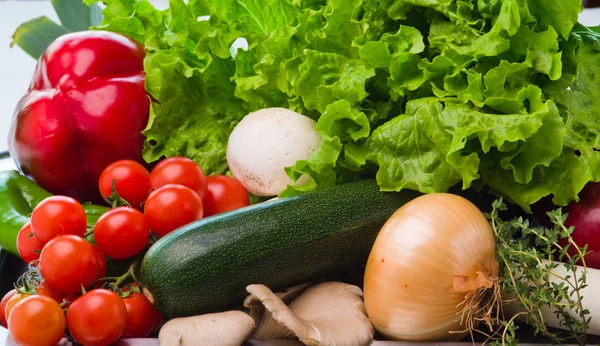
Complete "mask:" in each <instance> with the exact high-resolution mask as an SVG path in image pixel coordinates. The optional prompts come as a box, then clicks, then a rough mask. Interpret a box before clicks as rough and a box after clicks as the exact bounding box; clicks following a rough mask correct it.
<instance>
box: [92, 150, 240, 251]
mask: <svg viewBox="0 0 600 346" xmlns="http://www.w3.org/2000/svg"><path fill="white" fill-rule="evenodd" d="M99 187H100V193H101V194H102V197H103V198H104V199H106V200H107V201H108V202H109V203H113V205H119V201H123V202H125V203H126V204H128V205H130V206H132V207H133V208H135V209H137V210H138V211H143V213H144V217H145V220H146V224H145V226H147V227H148V228H149V229H150V230H151V232H152V233H154V234H155V235H157V236H159V237H163V236H165V235H167V234H168V233H170V232H172V231H174V230H175V229H177V228H179V227H181V226H184V225H187V224H189V223H191V222H194V221H197V220H199V219H202V218H203V217H207V216H212V215H215V214H219V213H223V212H227V211H231V210H235V209H238V208H242V207H245V206H247V205H248V204H249V203H250V202H249V199H248V193H247V191H246V190H245V189H244V187H243V185H242V184H241V183H240V182H238V181H237V180H236V179H234V178H231V177H228V176H224V175H214V176H208V177H206V176H204V173H203V172H202V169H201V168H200V167H199V166H198V165H197V164H196V163H195V162H194V161H192V160H190V159H187V158H184V157H171V158H168V159H166V160H163V161H161V162H160V163H159V164H158V165H156V167H154V169H152V172H148V171H147V170H146V168H144V167H143V166H142V165H140V164H139V163H137V162H134V161H129V160H121V161H117V162H115V163H113V164H111V165H110V166H108V167H106V169H105V170H104V171H103V172H102V175H101V176H100V183H99ZM130 214H132V215H133V212H130ZM131 217H133V216H131ZM136 217H137V218H138V219H139V217H140V216H136ZM123 218H125V216H123ZM98 223H99V224H101V223H102V222H100V221H99V222H98ZM96 227H98V226H96ZM106 227H107V228H112V227H108V226H106ZM107 233H108V232H107ZM110 233H120V232H117V231H114V232H110ZM96 241H98V240H96ZM106 242H107V243H108V242H111V243H113V241H112V240H110V239H106ZM142 242H143V241H141V240H140V242H139V243H142ZM98 246H99V247H100V248H101V249H102V246H101V245H100V244H99V243H98ZM109 257H110V256H109Z"/></svg>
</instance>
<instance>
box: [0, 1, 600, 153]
mask: <svg viewBox="0 0 600 346" xmlns="http://www.w3.org/2000/svg"><path fill="white" fill-rule="evenodd" d="M153 2H154V3H155V4H156V5H157V6H159V7H161V8H164V6H166V4H167V0H153ZM42 15H46V16H48V17H50V18H52V19H54V20H57V18H56V15H55V14H54V10H53V9H52V6H51V5H50V2H49V1H18V2H17V1H11V0H9V1H3V0H0V152H1V151H3V150H6V149H7V147H8V144H7V139H6V136H7V132H8V126H9V124H10V121H11V118H12V113H13V109H14V107H15V105H16V103H17V102H18V100H19V99H20V98H21V96H22V95H23V93H24V92H25V90H26V89H27V86H28V85H29V81H30V78H31V74H32V71H33V68H34V67H35V61H34V60H33V59H32V58H30V57H29V56H28V55H26V54H25V53H24V52H23V51H21V50H20V49H19V48H18V47H15V48H12V49H11V48H10V47H9V45H10V42H11V36H12V33H13V32H14V30H15V28H17V26H19V24H20V23H22V22H25V21H27V20H29V19H31V18H34V17H38V16H42ZM580 20H581V22H582V23H584V24H586V25H599V24H600V9H594V10H586V11H584V13H583V14H582V15H581V18H580ZM599 87H600V86H599Z"/></svg>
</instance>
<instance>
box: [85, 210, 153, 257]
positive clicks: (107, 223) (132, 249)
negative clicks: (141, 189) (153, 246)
mask: <svg viewBox="0 0 600 346" xmlns="http://www.w3.org/2000/svg"><path fill="white" fill-rule="evenodd" d="M94 239H95V240H96V245H97V246H98V249H99V250H100V251H102V252H103V253H104V254H105V255H106V256H108V257H110V258H112V259H116V260H122V259H126V258H129V257H132V256H135V255H137V254H139V253H140V252H142V250H144V248H145V247H146V245H147V244H148V239H150V230H149V228H148V223H147V222H146V219H145V218H144V215H143V214H142V213H140V212H139V211H137V210H136V209H133V208H129V207H120V208H116V209H112V210H110V211H108V212H107V213H106V214H104V215H102V216H101V217H100V218H99V219H98V222H97V223H96V226H95V227H94Z"/></svg>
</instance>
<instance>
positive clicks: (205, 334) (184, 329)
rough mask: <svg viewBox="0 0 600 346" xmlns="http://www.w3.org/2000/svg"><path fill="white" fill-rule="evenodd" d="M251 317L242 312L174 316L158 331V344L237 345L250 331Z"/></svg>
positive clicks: (174, 345)
mask: <svg viewBox="0 0 600 346" xmlns="http://www.w3.org/2000/svg"><path fill="white" fill-rule="evenodd" d="M253 330H254V320H253V319H252V317H250V316H249V315H248V314H246V313H245V312H242V311H227V312H221V313H216V314H206V315H200V316H193V317H183V318H175V319H172V320H170V321H169V322H167V323H166V324H165V325H164V326H163V327H162V328H161V329H160V332H159V334H158V343H159V345H160V346H240V345H242V344H243V343H244V342H245V341H246V340H247V339H248V337H249V336H250V334H252V331H253Z"/></svg>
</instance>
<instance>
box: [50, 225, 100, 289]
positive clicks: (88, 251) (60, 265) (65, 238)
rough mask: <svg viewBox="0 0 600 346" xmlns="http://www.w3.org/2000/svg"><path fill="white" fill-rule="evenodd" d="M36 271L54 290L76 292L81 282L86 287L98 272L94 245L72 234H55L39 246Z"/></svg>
mask: <svg viewBox="0 0 600 346" xmlns="http://www.w3.org/2000/svg"><path fill="white" fill-rule="evenodd" d="M40 273H41V274H42V277H43V278H44V280H46V282H47V283H48V284H49V285H50V287H52V289H53V290H55V291H56V292H57V293H60V294H63V295H65V294H72V293H77V292H80V291H81V286H82V285H83V286H84V287H89V285H90V284H91V283H92V282H93V281H94V280H96V277H97V275H98V258H97V257H96V253H95V251H94V247H93V246H92V245H91V244H90V243H88V242H87V241H85V240H84V239H83V238H80V237H77V236H74V235H61V236H59V237H56V238H54V239H52V240H51V241H50V242H48V244H46V245H45V246H44V248H43V249H42V255H41V256H40Z"/></svg>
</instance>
